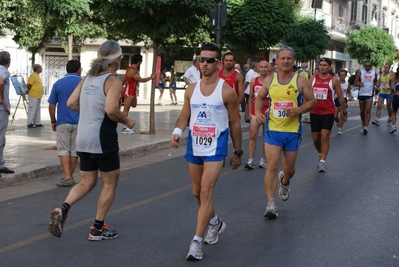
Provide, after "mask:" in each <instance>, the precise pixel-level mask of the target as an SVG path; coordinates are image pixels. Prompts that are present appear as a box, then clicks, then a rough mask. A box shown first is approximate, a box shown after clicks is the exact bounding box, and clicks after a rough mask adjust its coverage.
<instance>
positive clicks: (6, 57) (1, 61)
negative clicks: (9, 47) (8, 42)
mask: <svg viewBox="0 0 399 267" xmlns="http://www.w3.org/2000/svg"><path fill="white" fill-rule="evenodd" d="M10 60H11V56H10V53H9V52H7V51H1V52H0V65H2V66H5V65H7V64H8V63H9V62H10Z"/></svg>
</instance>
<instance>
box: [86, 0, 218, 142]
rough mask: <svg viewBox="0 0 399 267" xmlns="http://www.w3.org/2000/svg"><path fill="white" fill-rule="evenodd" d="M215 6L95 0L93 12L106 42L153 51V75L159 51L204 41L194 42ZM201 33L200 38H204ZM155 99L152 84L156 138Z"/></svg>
mask: <svg viewBox="0 0 399 267" xmlns="http://www.w3.org/2000/svg"><path fill="white" fill-rule="evenodd" d="M217 3H218V1H216V0H195V1H193V0H118V1H116V0H115V1H112V0H94V1H93V5H92V9H93V11H94V12H95V14H96V15H97V16H98V18H99V19H100V20H102V21H103V22H104V24H105V22H106V24H105V27H106V31H107V34H108V38H113V39H117V40H118V39H128V40H131V41H132V42H139V41H144V42H145V44H146V45H147V46H149V47H152V48H153V49H154V62H153V67H152V70H153V72H154V73H155V70H156V57H157V55H158V52H159V50H160V49H162V48H166V47H168V46H171V45H174V46H180V47H182V46H185V45H193V46H194V45H195V46H197V47H198V45H199V44H200V43H203V42H204V41H205V40H203V39H202V40H200V39H199V38H197V36H198V35H199V34H198V32H199V30H198V29H201V28H203V25H204V22H206V21H207V19H206V18H207V17H209V16H210V15H211V12H212V9H213V8H215V7H216V6H217ZM115 14H117V16H115ZM110 18H112V19H110ZM208 21H209V20H208ZM204 32H206V31H202V35H203V36H204V35H206V34H204ZM202 38H204V37H202ZM171 42H172V43H171ZM154 97H155V84H154V82H153V83H152V87H151V100H150V101H151V105H150V131H149V133H150V134H155V124H154V122H155V120H154V115H155V113H154Z"/></svg>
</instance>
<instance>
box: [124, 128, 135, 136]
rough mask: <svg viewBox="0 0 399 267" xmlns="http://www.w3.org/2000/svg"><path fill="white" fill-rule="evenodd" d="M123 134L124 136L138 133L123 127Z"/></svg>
mask: <svg viewBox="0 0 399 267" xmlns="http://www.w3.org/2000/svg"><path fill="white" fill-rule="evenodd" d="M122 133H123V134H134V133H136V131H135V130H133V129H129V128H127V127H123V128H122Z"/></svg>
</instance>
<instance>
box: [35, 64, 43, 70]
mask: <svg viewBox="0 0 399 267" xmlns="http://www.w3.org/2000/svg"><path fill="white" fill-rule="evenodd" d="M40 67H41V66H40V65H39V64H35V65H33V71H37V70H38V69H39V68H40Z"/></svg>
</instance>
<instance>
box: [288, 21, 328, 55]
mask: <svg viewBox="0 0 399 267" xmlns="http://www.w3.org/2000/svg"><path fill="white" fill-rule="evenodd" d="M283 43H284V44H286V45H289V46H291V47H292V48H293V49H294V50H295V58H296V59H297V60H298V61H307V60H309V59H314V58H316V57H317V56H318V55H323V54H324V53H325V52H326V51H327V49H328V47H329V43H330V33H329V30H328V28H327V26H326V25H325V24H324V20H314V18H312V17H308V16H305V17H298V19H297V21H296V22H295V23H294V25H292V26H291V27H290V28H289V29H288V30H287V31H286V32H285V34H284V37H283Z"/></svg>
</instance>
